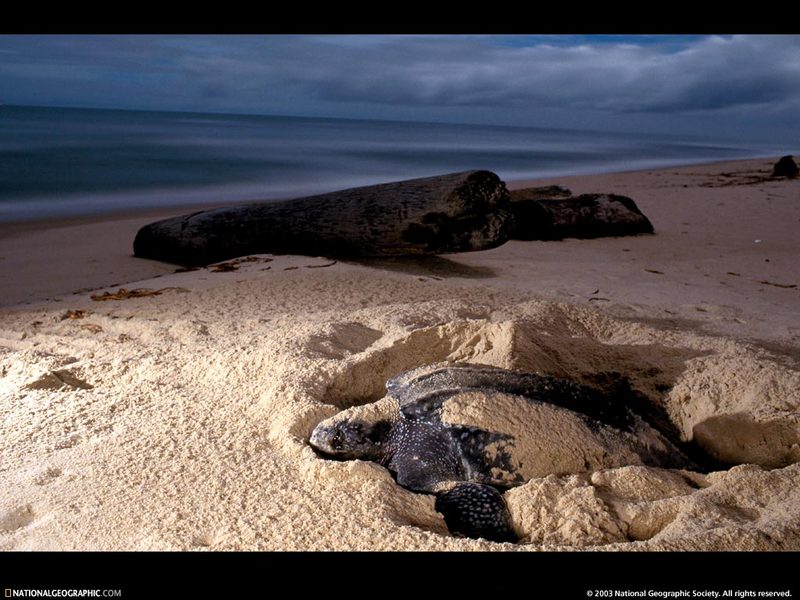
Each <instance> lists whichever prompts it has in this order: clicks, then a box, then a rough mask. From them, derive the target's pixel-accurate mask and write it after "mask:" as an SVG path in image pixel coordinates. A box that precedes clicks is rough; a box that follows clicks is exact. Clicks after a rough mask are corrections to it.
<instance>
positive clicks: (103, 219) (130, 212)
mask: <svg viewBox="0 0 800 600" xmlns="http://www.w3.org/2000/svg"><path fill="white" fill-rule="evenodd" d="M778 158H780V157H774V156H772V155H764V156H750V157H747V158H741V159H734V160H728V159H721V160H713V161H704V160H702V159H699V160H698V161H697V162H688V163H687V162H680V161H676V162H675V163H674V164H667V165H660V166H655V167H642V168H634V169H625V170H621V171H619V170H613V171H606V170H603V171H597V172H595V171H591V172H586V173H574V174H563V175H547V176H542V177H534V178H530V177H526V178H521V179H509V180H508V181H506V182H505V183H506V185H507V186H508V189H520V188H521V187H529V186H530V187H533V186H536V185H538V182H549V181H552V180H555V179H559V180H560V179H575V178H587V177H602V176H605V175H627V174H632V173H645V172H651V171H664V170H667V169H685V168H690V167H713V166H716V165H727V164H735V163H746V162H751V161H755V160H772V161H773V162H775V161H776V160H777V159H778ZM543 185H544V184H543ZM330 191H336V190H330ZM313 195H315V194H309V196H313ZM296 197H305V196H287V197H285V198H283V197H281V198H269V199H259V198H244V199H236V200H228V201H221V202H215V201H205V202H203V201H198V202H196V203H186V204H181V203H172V204H169V205H165V206H162V207H156V208H154V207H147V208H140V209H130V208H129V209H121V210H119V211H114V212H108V213H104V214H100V215H73V216H63V217H43V218H36V219H27V220H20V221H5V222H0V226H2V228H1V229H0V240H2V239H5V238H9V237H14V236H18V235H20V234H24V233H28V232H30V231H38V230H44V229H56V228H60V227H76V226H80V225H88V224H95V223H107V222H113V221H121V220H128V219H138V218H152V219H154V220H156V219H161V218H168V217H171V216H176V215H179V214H187V213H191V212H194V211H200V210H210V209H213V208H221V207H225V206H235V205H238V204H249V203H255V202H270V201H282V200H292V199H294V198H296Z"/></svg>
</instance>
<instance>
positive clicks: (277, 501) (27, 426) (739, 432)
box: [0, 257, 800, 550]
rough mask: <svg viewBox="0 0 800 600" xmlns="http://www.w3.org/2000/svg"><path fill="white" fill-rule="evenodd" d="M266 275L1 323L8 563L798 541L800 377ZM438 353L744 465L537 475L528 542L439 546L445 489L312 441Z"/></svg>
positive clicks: (493, 311)
mask: <svg viewBox="0 0 800 600" xmlns="http://www.w3.org/2000/svg"><path fill="white" fill-rule="evenodd" d="M313 266H316V267H319V266H325V267H326V268H318V269H313V270H309V269H307V268H306V267H313ZM269 267H270V269H269V270H266V269H265V268H264V267H263V264H262V263H260V262H258V261H252V262H250V263H243V264H242V266H241V267H240V268H239V269H238V270H237V271H236V272H220V273H216V272H211V271H210V270H208V269H201V270H199V271H193V272H189V273H179V274H174V275H170V276H167V277H162V278H160V279H158V280H156V281H150V282H139V283H137V284H136V285H135V286H132V287H143V288H153V289H164V290H165V291H164V292H163V293H162V294H160V295H157V296H150V297H140V298H129V299H127V300H120V301H114V302H94V301H92V300H90V298H89V295H88V294H87V295H84V296H73V297H70V298H69V299H68V300H66V301H64V302H61V303H59V304H58V305H48V306H46V307H44V308H40V309H26V310H19V311H15V312H7V313H5V314H4V315H3V316H2V320H0V398H2V400H0V424H2V430H3V432H4V436H3V438H2V441H0V444H2V455H3V457H4V460H3V466H2V473H3V481H4V485H3V486H2V488H1V489H2V491H0V547H2V548H5V549H104V550H111V549H113V550H132V549H164V550H167V549H213V550H234V549H246V550H255V549H279V550H292V549H329V550H333V549H431V550H436V549H459V550H461V549H493V548H503V549H538V548H545V549H546V548H553V547H559V548H580V549H584V548H590V547H591V548H602V549H614V550H620V549H626V550H627V549H647V550H651V549H693V550H699V549H705V550H711V549H795V550H796V549H800V539H799V538H798V534H797V533H796V532H797V531H800V526H799V525H800V523H798V519H800V516H798V512H800V511H798V510H797V507H798V506H800V498H798V492H797V490H798V489H800V486H798V484H799V483H800V469H798V466H797V465H795V464H792V463H794V462H796V461H797V460H798V457H800V454H799V453H800V445H799V444H798V440H800V418H798V415H800V412H799V411H798V409H799V408H800V385H799V384H800V373H799V372H798V370H797V366H796V365H794V364H793V363H791V361H788V360H787V359H786V358H785V357H782V356H778V355H775V354H772V353H771V352H769V351H767V350H765V349H763V348H760V347H758V346H756V345H753V344H748V343H744V342H739V341H735V340H732V339H729V338H723V337H712V336H709V335H701V334H698V333H697V332H694V331H691V330H681V329H677V328H673V329H671V330H669V331H665V330H663V329H659V328H657V327H655V326H651V325H647V324H645V323H643V322H639V321H630V320H623V319H618V318H612V317H611V316H609V315H608V314H605V313H603V312H600V311H598V310H594V309H593V308H591V307H585V306H578V305H572V304H565V303H555V302H545V301H538V300H531V299H530V297H528V296H526V295H525V294H521V293H516V292H512V291H505V292H502V293H499V292H498V291H497V290H496V289H493V288H490V287H485V286H483V285H479V284H477V283H475V282H464V281H463V280H462V281H461V282H448V281H442V280H438V279H434V278H430V277H420V276H419V275H418V274H415V273H403V272H387V271H383V270H378V269H372V268H367V267H363V266H356V265H348V264H342V263H339V264H336V265H331V264H330V262H329V261H325V260H323V259H310V258H302V257H275V258H274V260H273V261H272V262H270V264H269ZM66 309H71V310H85V311H87V313H86V316H84V317H83V318H81V319H63V318H62V316H63V314H64V310H66ZM87 323H89V324H91V325H94V326H95V327H92V328H86V327H84V325H85V324H87ZM441 361H466V362H475V363H482V364H489V365H495V366H499V367H506V368H517V369H524V370H533V371H539V372H542V373H546V374H551V375H556V376H562V377H564V376H568V377H572V378H574V379H576V380H578V381H579V382H581V383H586V384H594V385H596V384H598V383H603V382H606V381H612V380H619V379H620V378H622V379H624V380H627V381H628V382H629V383H630V385H631V386H632V387H633V388H634V389H636V390H638V391H639V392H641V393H642V394H644V395H645V396H646V397H647V398H648V399H649V400H650V401H651V402H652V403H653V405H654V406H656V407H658V409H659V410H660V411H661V414H663V415H664V418H665V419H666V420H667V421H668V422H669V423H672V425H673V427H674V429H675V432H676V435H679V436H681V438H682V439H683V440H685V441H691V442H694V443H697V444H698V445H699V447H700V448H701V449H702V451H704V452H705V453H707V454H709V455H711V456H712V457H714V458H716V459H718V460H721V461H725V462H729V463H732V464H741V463H748V464H747V465H744V466H733V467H732V468H728V467H721V468H720V469H719V470H718V471H716V472H713V473H710V474H707V475H702V474H694V473H689V472H682V471H666V470H662V469H653V468H648V467H640V466H638V467H621V468H616V469H607V470H603V471H599V472H595V473H594V474H591V475H564V476H561V477H554V476H550V477H545V478H538V479H533V480H531V481H530V482H528V483H527V484H525V485H524V486H522V487H519V488H516V489H514V490H512V491H510V492H508V494H507V497H508V500H509V505H510V509H511V512H512V514H513V517H514V520H515V526H516V527H517V528H518V529H519V531H520V532H521V533H523V534H524V540H523V542H524V543H523V544H520V545H509V544H493V543H490V542H486V541H483V540H470V539H460V538H456V537H453V536H450V535H449V534H448V532H447V529H446V527H445V526H444V522H443V520H442V518H441V516H440V515H439V514H438V513H436V512H435V510H434V508H433V502H434V499H433V497H432V496H426V495H421V494H413V493H411V492H409V491H407V490H404V489H402V488H400V487H399V486H397V485H396V483H395V482H394V481H393V479H392V478H391V476H390V475H389V473H388V472H387V471H386V470H385V469H383V468H382V467H379V466H377V465H374V464H371V463H365V462H360V461H352V462H333V461H326V460H322V459H321V458H319V457H318V456H317V455H316V454H315V453H314V452H313V451H312V450H311V448H310V447H309V446H308V444H307V440H308V437H309V435H310V433H311V431H312V429H313V428H314V426H315V425H316V424H317V423H319V422H320V421H321V420H323V419H324V418H327V417H330V416H332V415H334V414H336V413H338V412H339V411H341V410H343V409H345V408H347V407H351V406H357V405H364V404H367V403H369V402H373V401H375V400H378V399H380V398H381V397H382V396H383V395H384V393H385V390H384V385H385V382H386V380H387V379H388V378H390V377H392V376H394V375H396V374H397V373H399V372H401V371H403V370H406V369H410V368H414V367H418V366H421V365H425V364H430V363H434V362H441Z"/></svg>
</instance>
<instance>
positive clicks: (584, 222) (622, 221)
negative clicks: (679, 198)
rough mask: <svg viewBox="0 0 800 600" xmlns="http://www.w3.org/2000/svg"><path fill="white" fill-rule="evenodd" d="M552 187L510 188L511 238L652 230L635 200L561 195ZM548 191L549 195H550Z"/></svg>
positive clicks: (548, 238) (626, 233)
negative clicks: (566, 196) (512, 220)
mask: <svg viewBox="0 0 800 600" xmlns="http://www.w3.org/2000/svg"><path fill="white" fill-rule="evenodd" d="M553 192H554V189H549V188H529V189H526V190H514V191H513V192H511V212H512V214H513V215H514V228H513V231H512V233H511V238H512V239H515V240H561V239H564V238H569V237H571V238H597V237H606V236H622V235H637V234H640V233H653V225H652V223H650V220H649V219H648V218H647V217H646V216H645V215H644V214H643V213H642V211H640V210H639V207H637V206H636V203H635V202H634V201H633V200H631V199H630V198H628V197H626V196H617V195H615V194H581V195H580V196H573V197H568V198H565V197H564V194H563V193H561V192H559V193H558V194H554V193H553ZM551 194H552V195H551Z"/></svg>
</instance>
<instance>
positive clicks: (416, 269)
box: [345, 256, 497, 279]
mask: <svg viewBox="0 0 800 600" xmlns="http://www.w3.org/2000/svg"><path fill="white" fill-rule="evenodd" d="M345 262H348V263H353V264H357V265H361V266H364V267H371V268H374V269H383V270H386V271H398V272H401V273H408V274H409V275H419V276H422V277H434V278H441V279H449V278H451V277H462V278H466V279H489V278H491V277H496V276H497V274H496V273H495V272H494V270H493V269H490V268H489V267H473V266H469V265H465V264H462V263H459V262H456V261H453V260H450V259H448V258H445V257H443V256H415V257H409V256H402V257H396V258H395V257H381V258H358V259H355V258H350V259H347V260H346V261H345Z"/></svg>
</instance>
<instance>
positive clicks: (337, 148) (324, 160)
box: [0, 106, 785, 222]
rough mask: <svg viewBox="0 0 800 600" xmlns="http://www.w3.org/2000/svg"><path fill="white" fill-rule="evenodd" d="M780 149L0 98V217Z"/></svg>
mask: <svg viewBox="0 0 800 600" xmlns="http://www.w3.org/2000/svg"><path fill="white" fill-rule="evenodd" d="M781 153H785V152H783V149H782V148H780V147H774V146H769V145H766V144H763V143H758V142H752V143H750V142H748V143H743V142H740V141H737V142H733V141H722V140H714V139H705V138H703V137H701V136H697V137H687V136H669V135H643V134H631V133H608V132H597V131H578V130H559V129H542V128H530V127H495V126H481V125H457V124H441V123H436V124H434V123H414V122H395V121H367V120H350V119H328V118H300V117H279V116H253V115H223V114H195V113H178V112H145V111H126V110H95V109H66V108H41V107H18V106H0V222H11V221H26V220H36V219H45V218H55V217H65V216H81V215H98V214H105V213H113V212H124V211H136V210H142V209H151V208H155V207H169V206H180V205H188V204H198V203H209V202H220V203H224V202H229V201H236V200H269V199H278V198H290V197H296V196H302V195H308V194H315V193H322V192H327V191H333V190H338V189H344V188H348V187H354V186H359V185H368V184H372V183H381V182H387V181H395V180H398V179H407V178H412V177H424V176H428V175H435V174H441V173H449V172H455V171H463V170H469V169H489V170H492V171H495V172H496V173H497V174H498V175H500V177H501V178H502V179H504V180H506V181H511V180H515V179H527V178H536V177H551V176H559V175H575V174H585V173H599V172H610V171H619V170H631V169H639V168H650V167H659V166H669V165H673V164H688V163H693V162H707V161H713V160H722V159H736V158H748V157H754V156H774V155H778V154H781Z"/></svg>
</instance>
